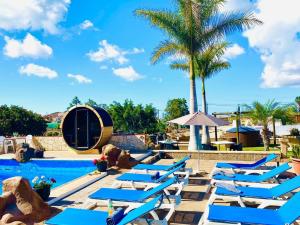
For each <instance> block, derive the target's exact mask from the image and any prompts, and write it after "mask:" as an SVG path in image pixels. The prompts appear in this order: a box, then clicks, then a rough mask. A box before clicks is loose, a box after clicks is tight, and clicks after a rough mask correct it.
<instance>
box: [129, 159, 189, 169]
mask: <svg viewBox="0 0 300 225" xmlns="http://www.w3.org/2000/svg"><path fill="white" fill-rule="evenodd" d="M190 158H191V157H190V156H186V157H184V158H182V159H180V160H179V161H178V162H176V163H174V164H171V165H153V164H138V165H136V166H134V167H133V168H132V170H133V171H136V170H154V171H170V170H172V169H174V168H175V167H177V166H179V165H181V164H184V163H186V161H187V160H189V159H190Z"/></svg>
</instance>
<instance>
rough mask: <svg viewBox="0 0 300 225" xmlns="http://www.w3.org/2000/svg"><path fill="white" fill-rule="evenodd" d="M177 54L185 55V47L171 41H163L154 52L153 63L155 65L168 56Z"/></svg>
mask: <svg viewBox="0 0 300 225" xmlns="http://www.w3.org/2000/svg"><path fill="white" fill-rule="evenodd" d="M176 53H181V54H185V49H184V47H183V46H180V45H179V44H177V43H175V42H171V41H168V40H166V41H162V42H161V43H160V44H159V45H158V46H157V47H156V48H155V49H154V51H153V53H152V57H151V63H153V64H155V63H157V62H159V61H160V60H162V59H163V58H165V57H166V56H170V55H174V54H176Z"/></svg>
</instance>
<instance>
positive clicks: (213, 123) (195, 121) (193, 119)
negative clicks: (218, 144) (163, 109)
mask: <svg viewBox="0 0 300 225" xmlns="http://www.w3.org/2000/svg"><path fill="white" fill-rule="evenodd" d="M168 122H169V123H176V124H179V125H203V126H209V127H218V126H226V125H228V124H229V123H228V122H227V121H224V120H222V119H219V118H217V117H214V116H212V115H206V114H204V113H203V112H195V113H193V114H188V115H185V116H182V117H179V118H177V119H174V120H170V121H168Z"/></svg>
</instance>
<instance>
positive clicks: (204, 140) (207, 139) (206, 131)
mask: <svg viewBox="0 0 300 225" xmlns="http://www.w3.org/2000/svg"><path fill="white" fill-rule="evenodd" d="M201 81H202V112H203V113H204V114H205V115H207V103H206V92H205V80H204V78H203V77H201ZM202 144H210V137H209V127H208V126H202Z"/></svg>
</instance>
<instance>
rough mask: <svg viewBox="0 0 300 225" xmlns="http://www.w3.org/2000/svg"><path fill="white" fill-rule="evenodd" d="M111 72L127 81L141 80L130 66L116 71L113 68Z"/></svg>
mask: <svg viewBox="0 0 300 225" xmlns="http://www.w3.org/2000/svg"><path fill="white" fill-rule="evenodd" d="M112 70H113V73H114V74H115V75H116V76H118V77H121V78H123V79H125V80H127V81H136V80H139V79H142V76H141V75H140V74H139V73H137V72H136V71H135V70H134V68H133V67H132V66H128V67H122V68H118V69H115V68H113V69H112Z"/></svg>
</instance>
